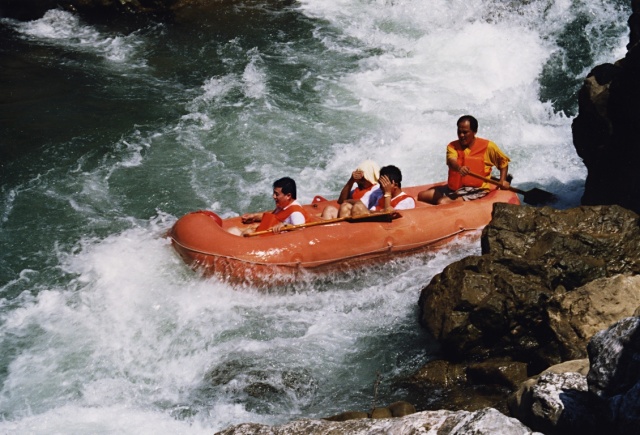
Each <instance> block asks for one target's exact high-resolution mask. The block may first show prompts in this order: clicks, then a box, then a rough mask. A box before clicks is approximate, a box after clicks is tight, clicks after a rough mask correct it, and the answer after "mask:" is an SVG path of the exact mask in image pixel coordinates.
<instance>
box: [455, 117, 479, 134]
mask: <svg viewBox="0 0 640 435" xmlns="http://www.w3.org/2000/svg"><path fill="white" fill-rule="evenodd" d="M465 121H469V127H470V128H471V131H473V132H474V133H477V132H478V120H477V119H476V118H474V117H473V116H471V115H464V116H461V117H460V119H458V122H456V125H460V123H461V122H465Z"/></svg>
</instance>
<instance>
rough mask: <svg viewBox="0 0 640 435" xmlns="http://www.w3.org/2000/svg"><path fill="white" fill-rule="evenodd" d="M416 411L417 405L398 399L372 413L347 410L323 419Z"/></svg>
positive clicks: (382, 416) (402, 414) (396, 414)
mask: <svg viewBox="0 0 640 435" xmlns="http://www.w3.org/2000/svg"><path fill="white" fill-rule="evenodd" d="M415 412H416V408H415V406H413V405H412V404H411V403H409V402H405V401H402V400H401V401H398V402H394V403H392V404H391V405H389V406H386V407H384V408H374V409H373V410H372V411H371V413H366V412H362V411H346V412H342V413H340V414H337V415H333V416H331V417H326V418H324V419H323V420H327V421H347V420H356V419H360V418H392V417H404V416H406V415H410V414H413V413H415Z"/></svg>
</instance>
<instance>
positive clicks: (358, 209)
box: [351, 201, 371, 217]
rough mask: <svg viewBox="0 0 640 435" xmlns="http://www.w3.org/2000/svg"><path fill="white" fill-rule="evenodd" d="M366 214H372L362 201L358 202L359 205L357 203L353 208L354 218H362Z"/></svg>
mask: <svg viewBox="0 0 640 435" xmlns="http://www.w3.org/2000/svg"><path fill="white" fill-rule="evenodd" d="M365 214H371V212H370V211H369V210H368V209H367V206H365V205H364V204H363V203H362V202H361V201H358V202H357V203H355V204H354V205H353V207H352V208H351V216H352V217H356V216H362V215H365Z"/></svg>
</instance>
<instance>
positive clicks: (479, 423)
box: [218, 408, 536, 435]
mask: <svg viewBox="0 0 640 435" xmlns="http://www.w3.org/2000/svg"><path fill="white" fill-rule="evenodd" d="M372 433H380V434H382V433H385V434H412V433H442V434H445V433H446V434H449V435H463V434H464V435H467V434H477V435H483V434H485V435H494V434H498V433H499V434H501V435H525V434H532V433H536V432H532V431H531V430H530V429H529V428H527V427H526V426H524V425H523V424H522V423H520V422H519V421H518V420H516V419H515V418H509V417H507V416H505V415H504V414H501V413H500V412H498V411H496V410H495V409H492V408H486V409H483V410H480V411H476V412H473V413H472V412H467V411H457V412H453V411H425V412H419V413H416V414H412V415H409V416H407V417H402V418H389V419H377V420H376V419H359V420H349V421H346V422H333V421H325V420H297V421H294V422H291V423H287V424H285V425H282V426H265V425H261V424H255V423H245V424H241V425H237V426H232V427H230V428H227V429H225V430H223V431H221V432H218V434H219V435H242V434H247V435H249V434H251V435H260V434H264V435H267V434H268V435H285V434H286V435H298V434H299V435H325V434H350V435H358V434H361V435H365V434H372Z"/></svg>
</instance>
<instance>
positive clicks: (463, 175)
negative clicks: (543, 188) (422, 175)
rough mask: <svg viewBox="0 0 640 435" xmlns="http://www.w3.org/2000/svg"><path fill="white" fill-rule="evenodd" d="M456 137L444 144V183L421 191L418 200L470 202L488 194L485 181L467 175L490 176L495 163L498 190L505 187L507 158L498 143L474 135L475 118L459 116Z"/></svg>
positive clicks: (429, 201) (432, 202)
mask: <svg viewBox="0 0 640 435" xmlns="http://www.w3.org/2000/svg"><path fill="white" fill-rule="evenodd" d="M457 125H458V140H456V141H453V142H451V143H450V144H449V145H447V166H448V167H449V177H448V180H447V184H446V185H444V186H437V187H433V188H431V189H427V190H423V191H422V192H420V193H419V194H418V200H419V201H423V202H428V203H430V204H446V203H449V202H453V201H472V200H474V199H479V198H482V197H483V196H485V195H486V194H487V193H489V183H487V182H485V181H483V180H480V179H478V178H476V177H473V176H471V175H469V174H470V173H474V174H478V175H482V176H483V177H487V178H488V177H490V176H491V169H492V168H493V167H494V166H495V167H496V168H498V170H499V171H500V181H499V183H500V185H499V186H498V189H508V188H509V182H508V181H507V174H508V172H509V161H510V160H509V157H507V156H506V155H505V154H504V153H503V152H502V150H501V149H500V148H498V145H496V144H495V143H493V142H491V141H490V140H487V139H482V138H479V137H476V133H477V132H478V120H477V119H475V118H474V117H473V116H471V115H465V116H462V117H460V119H458V122H457Z"/></svg>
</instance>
